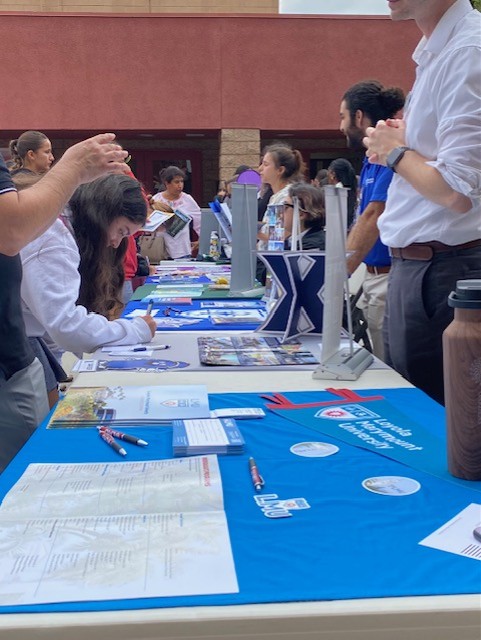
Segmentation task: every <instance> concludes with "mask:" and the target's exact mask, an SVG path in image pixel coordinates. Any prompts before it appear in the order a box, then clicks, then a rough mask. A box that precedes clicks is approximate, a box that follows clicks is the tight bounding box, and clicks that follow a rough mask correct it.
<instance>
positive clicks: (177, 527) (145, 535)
mask: <svg viewBox="0 0 481 640" xmlns="http://www.w3.org/2000/svg"><path fill="white" fill-rule="evenodd" d="M238 590H239V589H238V585H237V578H236V572H235V566H234V561H233V557H232V550H231V545H230V539H229V532H228V527H227V521H226V517H225V512H224V504H223V495H222V482H221V477H220V472H219V466H218V462H217V458H216V456H199V457H192V458H178V459H172V460H153V461H150V462H145V461H144V462H114V463H84V464H31V465H29V466H28V467H27V469H26V471H25V473H24V474H23V475H22V477H21V478H20V480H19V481H18V482H17V483H16V484H15V485H14V486H13V487H12V489H11V490H10V491H9V492H8V493H7V495H6V496H5V498H4V500H3V503H2V506H1V507H0V605H1V606H5V605H12V604H15V605H22V604H37V603H48V602H74V601H76V602H81V601H87V600H116V599H129V598H153V597H165V596H184V595H205V594H213V593H236V592H238Z"/></svg>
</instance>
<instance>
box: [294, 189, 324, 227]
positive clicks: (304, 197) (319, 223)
mask: <svg viewBox="0 0 481 640" xmlns="http://www.w3.org/2000/svg"><path fill="white" fill-rule="evenodd" d="M289 195H290V196H291V198H297V199H298V200H299V207H300V208H301V209H303V210H304V211H305V212H306V213H308V214H309V217H308V218H304V220H303V224H304V227H305V228H306V229H322V228H323V227H324V225H325V224H326V209H325V205H324V192H323V191H322V190H321V189H318V188H317V187H315V186H314V185H312V184H308V183H307V182H295V183H293V184H291V185H290V186H289Z"/></svg>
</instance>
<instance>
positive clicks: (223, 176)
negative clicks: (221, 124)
mask: <svg viewBox="0 0 481 640" xmlns="http://www.w3.org/2000/svg"><path fill="white" fill-rule="evenodd" d="M260 144H261V134H260V131H259V129H222V131H221V134H220V153H219V180H229V179H230V178H232V176H233V174H234V171H235V170H236V169H237V167H238V166H239V165H241V164H246V165H248V166H249V167H252V168H253V169H257V167H258V166H259V156H260Z"/></svg>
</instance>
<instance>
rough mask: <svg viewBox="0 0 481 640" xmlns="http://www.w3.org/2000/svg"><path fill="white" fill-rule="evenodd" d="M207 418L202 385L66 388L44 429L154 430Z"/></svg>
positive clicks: (205, 395) (207, 413) (204, 388)
mask: <svg viewBox="0 0 481 640" xmlns="http://www.w3.org/2000/svg"><path fill="white" fill-rule="evenodd" d="M209 415H210V414H209V399H208V396H207V388H206V387H205V386H204V385H182V386H175V385H162V386H161V385H159V386H151V387H129V386H127V387H126V386H121V385H118V386H112V387H70V389H69V390H68V392H67V394H66V395H65V398H63V399H62V400H60V402H59V403H58V405H57V408H56V409H55V411H54V412H53V415H52V417H51V419H50V423H49V424H48V428H49V429H54V428H59V427H63V428H66V427H93V426H97V425H101V424H106V425H108V426H126V425H128V426H133V427H136V426H144V425H153V426H155V425H160V424H170V423H171V422H172V420H176V419H183V418H207V417H209Z"/></svg>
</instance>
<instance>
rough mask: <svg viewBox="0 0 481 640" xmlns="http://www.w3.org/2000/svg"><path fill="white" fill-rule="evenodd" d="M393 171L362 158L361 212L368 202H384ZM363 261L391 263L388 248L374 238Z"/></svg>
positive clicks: (378, 264)
mask: <svg viewBox="0 0 481 640" xmlns="http://www.w3.org/2000/svg"><path fill="white" fill-rule="evenodd" d="M393 175H394V174H393V171H392V170H391V169H389V168H388V167H383V166H382V165H380V164H371V163H370V162H369V161H368V159H367V158H365V159H364V162H363V165H362V171H361V179H360V182H361V199H360V204H359V212H360V214H361V215H362V212H363V211H364V209H365V208H366V207H367V205H368V204H369V203H370V202H386V200H387V190H388V187H389V185H390V183H391V180H392V177H393ZM364 262H365V263H366V264H368V265H370V266H372V267H387V266H389V265H390V264H391V257H390V255H389V249H388V248H387V247H386V245H385V244H383V243H382V242H381V240H379V238H378V239H377V240H376V243H375V245H374V246H373V248H372V249H371V250H370V251H369V253H368V254H367V255H366V257H365V258H364Z"/></svg>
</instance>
